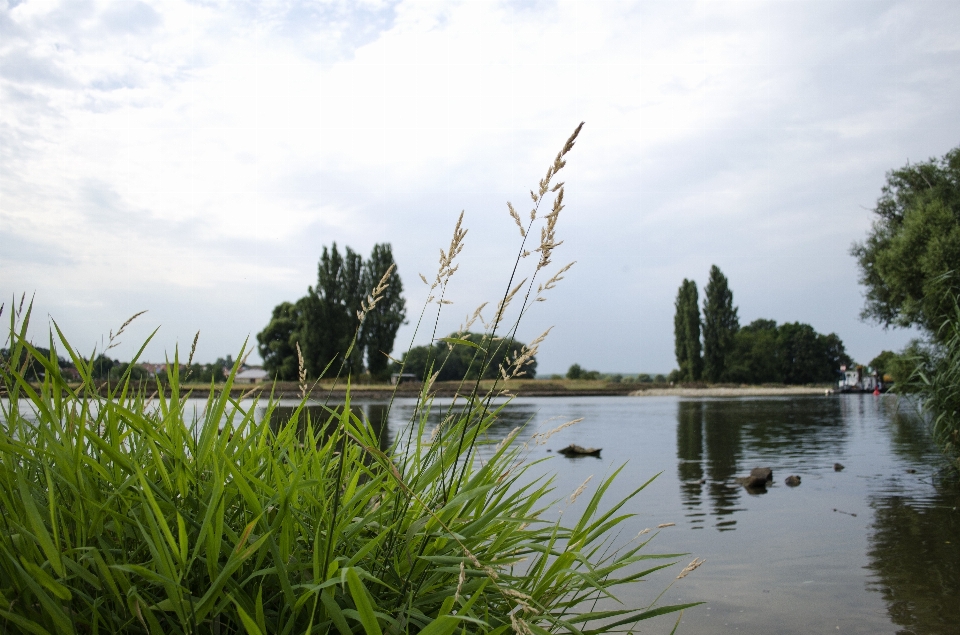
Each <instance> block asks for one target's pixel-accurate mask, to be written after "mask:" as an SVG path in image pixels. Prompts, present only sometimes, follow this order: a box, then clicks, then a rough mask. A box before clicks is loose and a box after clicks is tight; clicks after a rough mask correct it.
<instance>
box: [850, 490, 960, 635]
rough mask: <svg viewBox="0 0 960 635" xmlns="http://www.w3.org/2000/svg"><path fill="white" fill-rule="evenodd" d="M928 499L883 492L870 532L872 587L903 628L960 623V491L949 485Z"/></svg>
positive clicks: (926, 630)
mask: <svg viewBox="0 0 960 635" xmlns="http://www.w3.org/2000/svg"><path fill="white" fill-rule="evenodd" d="M945 489H948V490H953V491H952V492H946V491H940V492H938V495H937V496H936V497H934V498H933V499H932V500H929V501H926V502H925V504H924V503H919V504H918V502H917V501H913V500H911V499H910V498H906V497H901V496H889V497H880V498H877V499H875V500H874V501H873V502H872V507H873V508H874V521H873V530H874V531H873V535H872V536H871V537H870V539H869V540H870V548H869V551H868V552H867V556H868V557H869V561H870V562H869V564H868V565H867V569H869V570H870V571H871V572H872V573H873V574H874V575H873V580H872V583H871V585H870V587H871V588H873V589H874V590H877V591H879V592H880V594H881V595H882V596H883V599H884V601H885V602H886V604H887V613H888V614H889V616H890V619H891V620H892V621H893V623H894V624H897V625H898V626H901V627H903V629H904V630H902V631H900V632H901V633H916V634H921V633H922V634H925V635H939V634H941V633H942V634H944V635H946V634H947V633H951V634H953V633H956V632H957V630H958V629H960V626H958V625H960V514H958V512H957V510H958V508H960V494H958V492H957V491H956V488H954V487H948V488H945Z"/></svg>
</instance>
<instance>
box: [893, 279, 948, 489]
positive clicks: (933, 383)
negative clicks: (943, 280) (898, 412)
mask: <svg viewBox="0 0 960 635" xmlns="http://www.w3.org/2000/svg"><path fill="white" fill-rule="evenodd" d="M952 302H953V305H954V309H953V313H952V314H951V315H949V316H948V317H947V318H945V319H944V322H943V324H942V325H941V326H940V331H939V333H938V334H937V341H936V342H935V343H933V344H932V345H930V346H929V347H920V346H913V347H912V351H910V352H905V353H903V354H902V355H901V357H904V356H906V357H905V359H902V360H900V361H899V364H900V365H902V366H905V367H908V368H911V369H912V373H911V375H910V377H909V379H908V380H907V381H905V382H902V383H900V384H898V385H897V390H898V392H901V393H905V394H909V393H913V394H915V395H916V396H917V397H918V399H919V402H920V405H921V408H922V410H923V412H924V413H925V414H926V416H927V418H928V419H929V421H930V430H931V433H932V435H933V438H934V440H935V441H936V442H937V444H938V445H939V446H940V449H941V450H942V451H943V453H944V454H945V455H946V456H947V458H948V459H949V460H950V462H951V464H952V465H953V468H954V470H955V471H956V472H957V473H960V300H958V298H956V297H955V296H954V297H953V299H952ZM908 350H909V349H908Z"/></svg>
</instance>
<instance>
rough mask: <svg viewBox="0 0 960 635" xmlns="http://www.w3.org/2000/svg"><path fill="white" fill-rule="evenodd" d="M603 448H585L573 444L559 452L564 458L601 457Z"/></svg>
mask: <svg viewBox="0 0 960 635" xmlns="http://www.w3.org/2000/svg"><path fill="white" fill-rule="evenodd" d="M601 449H602V448H585V447H582V446H579V445H576V444H573V443H571V444H570V445H568V446H567V447H565V448H563V449H562V450H557V452H559V453H560V454H562V455H563V456H600V450H601Z"/></svg>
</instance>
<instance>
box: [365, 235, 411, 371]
mask: <svg viewBox="0 0 960 635" xmlns="http://www.w3.org/2000/svg"><path fill="white" fill-rule="evenodd" d="M390 267H395V263H394V261H393V251H392V250H391V248H390V244H389V243H383V244H379V245H374V246H373V251H372V252H371V253H370V260H368V261H367V262H366V263H365V264H364V267H363V286H364V288H366V289H368V290H369V289H374V288H376V286H377V285H378V284H379V283H380V280H381V279H382V278H383V276H384V274H386V273H387V271H388V270H389V269H390ZM368 292H369V291H368ZM406 316H407V303H406V301H405V300H404V299H403V283H402V282H401V281H400V276H399V275H398V274H397V270H396V268H394V270H393V273H392V274H391V275H390V277H389V278H388V279H387V282H386V290H385V291H384V292H383V295H382V296H381V298H380V301H379V302H377V304H376V306H374V307H373V309H372V310H371V311H369V312H368V313H367V316H366V318H365V319H364V321H363V326H362V328H361V336H362V338H361V339H362V340H363V345H364V347H365V348H366V351H367V369H368V370H369V371H370V375H371V377H373V378H374V379H378V380H384V379H389V378H390V359H389V358H388V357H387V355H389V354H390V351H392V350H393V341H394V340H395V339H396V338H397V330H398V329H399V328H400V325H401V324H403V321H404V319H406Z"/></svg>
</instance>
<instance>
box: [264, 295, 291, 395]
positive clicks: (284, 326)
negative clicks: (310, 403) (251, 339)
mask: <svg viewBox="0 0 960 635" xmlns="http://www.w3.org/2000/svg"><path fill="white" fill-rule="evenodd" d="M300 327H301V312H300V308H299V307H298V306H297V305H295V304H292V303H290V302H281V303H280V304H278V305H277V306H275V307H274V308H273V315H272V317H271V318H270V322H269V324H267V326H266V328H264V329H263V330H262V331H260V332H259V333H257V350H258V351H259V353H260V358H261V359H263V367H264V368H265V369H266V370H267V372H269V373H270V374H271V375H272V376H273V377H274V378H275V379H279V380H284V381H293V380H296V379H297V373H298V370H299V363H298V360H297V349H296V346H297V341H298V338H299V335H300Z"/></svg>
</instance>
